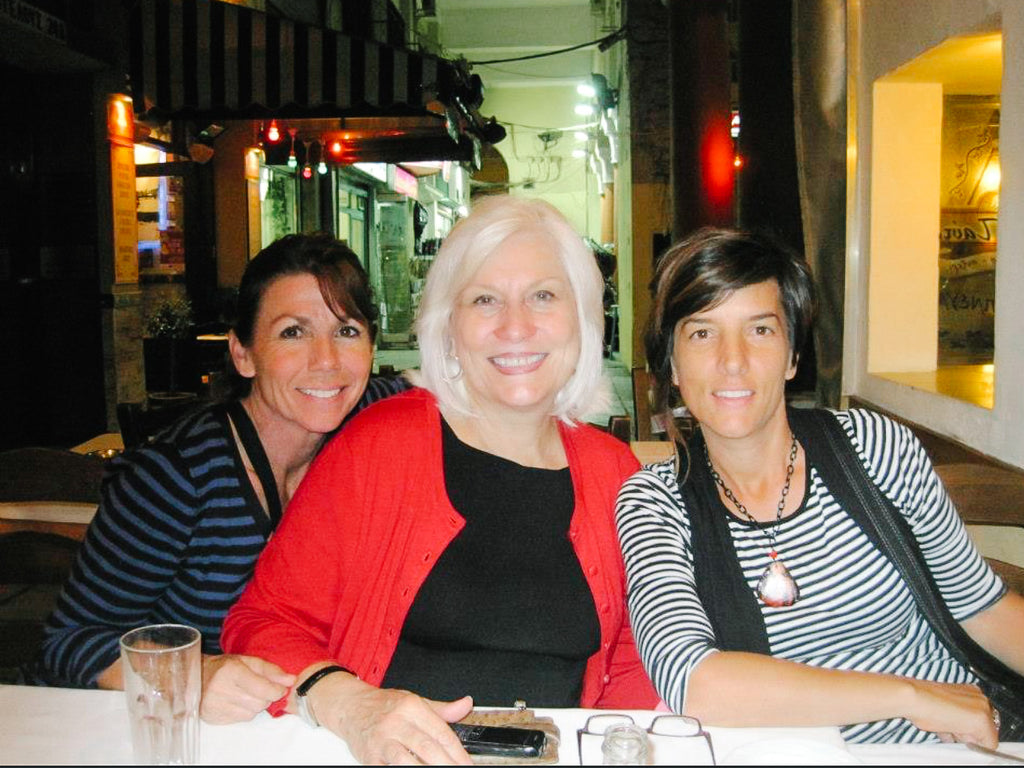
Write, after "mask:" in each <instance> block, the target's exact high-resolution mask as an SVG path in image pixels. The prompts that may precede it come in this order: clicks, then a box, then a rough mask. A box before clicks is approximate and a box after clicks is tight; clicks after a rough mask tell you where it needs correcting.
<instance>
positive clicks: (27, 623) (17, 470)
mask: <svg viewBox="0 0 1024 768" xmlns="http://www.w3.org/2000/svg"><path fill="white" fill-rule="evenodd" d="M103 472H104V461H103V460H102V459H100V458H97V457H95V456H87V455H84V454H80V453H74V452H72V451H61V450H54V449H51V448H19V449H15V450H11V451H4V452H3V453H0V668H3V669H4V670H8V669H11V668H14V667H16V666H17V665H20V664H22V663H25V662H28V661H30V660H31V659H32V658H33V657H34V655H35V654H36V652H37V650H38V647H39V642H40V641H41V639H42V632H43V623H44V622H45V620H46V617H47V616H48V615H49V613H50V611H51V610H52V609H53V605H54V602H55V601H56V599H57V595H58V594H59V590H60V585H61V584H63V583H64V581H65V580H66V579H67V577H68V574H69V573H70V572H71V567H72V565H73V563H74V560H75V556H76V554H77V551H78V547H79V543H80V542H81V540H82V538H84V536H85V532H86V530H87V529H88V527H89V523H90V522H91V520H92V517H93V515H94V514H95V513H96V508H97V505H98V504H99V500H100V483H101V480H102V477H103ZM9 682H10V680H9Z"/></svg>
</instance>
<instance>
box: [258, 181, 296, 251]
mask: <svg viewBox="0 0 1024 768" xmlns="http://www.w3.org/2000/svg"><path fill="white" fill-rule="evenodd" d="M296 184H297V181H296V176H295V172H294V171H292V170H290V169H287V168H279V167H277V166H270V165H265V166H263V167H262V168H261V169H260V202H261V205H260V220H261V224H262V236H263V237H262V239H263V247H264V248H266V247H267V246H268V245H270V244H271V243H272V242H274V241H275V240H277V239H279V238H282V237H284V236H285V235H293V234H295V233H296V232H298V231H299V230H298V224H297V222H298V205H297V194H296Z"/></svg>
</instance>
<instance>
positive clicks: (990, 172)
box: [868, 33, 1002, 409]
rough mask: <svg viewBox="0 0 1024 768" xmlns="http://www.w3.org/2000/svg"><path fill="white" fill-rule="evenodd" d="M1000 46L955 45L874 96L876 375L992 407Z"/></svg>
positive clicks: (984, 42)
mask: <svg viewBox="0 0 1024 768" xmlns="http://www.w3.org/2000/svg"><path fill="white" fill-rule="evenodd" d="M1001 81H1002V36H1001V35H1000V34H998V33H994V34H986V35H972V36H965V37H956V38H951V39H949V40H946V41H945V42H943V43H942V44H940V45H938V46H936V47H935V48H933V49H931V50H929V51H925V52H924V53H923V54H921V55H920V56H918V57H917V58H915V59H913V60H911V61H909V62H907V63H906V64H904V65H903V66H901V67H899V68H898V69H896V70H894V71H893V72H891V73H889V74H887V75H885V76H884V77H881V78H879V79H877V80H876V81H875V83H874V89H873V125H872V141H871V144H872V153H871V248H870V251H871V261H870V265H869V272H870V290H869V291H868V372H869V373H871V374H873V375H875V376H878V377H880V378H882V379H886V380H889V381H892V382H896V383H898V384H902V385H905V386H908V387H912V388H914V389H918V390H924V391H928V392H934V393H938V394H941V395H946V396H949V397H953V398H957V399H959V400H962V401H966V402H969V403H972V404H974V405H977V406H980V407H982V408H989V409H991V408H993V406H994V392H995V388H994V384H995V365H994V345H995V333H994V329H995V312H996V306H995V285H996V250H997V231H998V227H997V223H998V218H999V114H1000V98H1001V97H1000V87H1001Z"/></svg>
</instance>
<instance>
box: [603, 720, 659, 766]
mask: <svg viewBox="0 0 1024 768" xmlns="http://www.w3.org/2000/svg"><path fill="white" fill-rule="evenodd" d="M648 751H649V749H648V741H647V731H645V730H644V729H643V728H641V727H639V726H637V725H613V726H610V727H609V728H608V730H606V731H605V732H604V742H603V743H602V744H601V754H602V756H603V757H602V761H601V762H603V763H604V764H605V765H647V755H648Z"/></svg>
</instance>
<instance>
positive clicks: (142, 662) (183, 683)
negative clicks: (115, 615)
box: [121, 624, 202, 765]
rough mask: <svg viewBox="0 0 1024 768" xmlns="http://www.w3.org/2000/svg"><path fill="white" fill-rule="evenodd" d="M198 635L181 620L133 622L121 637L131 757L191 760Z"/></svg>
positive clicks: (195, 746)
mask: <svg viewBox="0 0 1024 768" xmlns="http://www.w3.org/2000/svg"><path fill="white" fill-rule="evenodd" d="M199 641H200V634H199V630H197V629H193V628H192V627H186V626H183V625H181V624H157V625H153V626H148V627H139V628H138V629H133V630H132V631H130V632H127V633H125V634H124V635H123V636H122V637H121V661H122V666H123V668H124V691H125V696H126V697H127V702H128V718H129V720H130V722H131V728H132V749H133V751H134V755H135V762H136V763H139V764H142V765H192V764H194V763H196V762H197V761H198V759H199V697H200V694H201V692H202V669H201V667H202V656H201V653H200V649H199Z"/></svg>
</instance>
